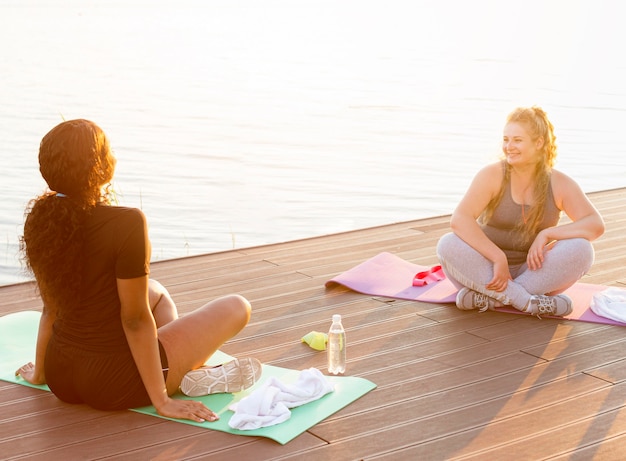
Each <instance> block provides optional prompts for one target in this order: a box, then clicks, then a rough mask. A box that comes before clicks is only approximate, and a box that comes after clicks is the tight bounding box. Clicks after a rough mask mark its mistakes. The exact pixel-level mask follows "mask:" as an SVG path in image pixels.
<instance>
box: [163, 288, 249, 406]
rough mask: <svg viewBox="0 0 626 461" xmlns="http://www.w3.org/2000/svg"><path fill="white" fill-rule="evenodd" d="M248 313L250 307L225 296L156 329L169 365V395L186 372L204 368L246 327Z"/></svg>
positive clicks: (236, 299) (246, 301)
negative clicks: (207, 362) (216, 353)
mask: <svg viewBox="0 0 626 461" xmlns="http://www.w3.org/2000/svg"><path fill="white" fill-rule="evenodd" d="M250 311H251V307H250V303H249V302H248V300H246V299H245V298H243V297H242V296H239V295H231V296H225V297H222V298H218V299H216V300H214V301H211V302H209V303H207V304H205V305H204V306H202V307H201V308H199V309H197V310H195V311H193V312H191V313H189V314H187V315H184V316H182V317H180V318H178V319H176V320H173V321H171V322H169V323H167V324H165V325H163V326H161V327H160V328H159V330H158V334H159V340H160V341H161V344H162V345H163V347H164V349H165V352H166V354H167V360H168V365H169V372H168V374H167V382H166V385H167V391H168V393H169V394H170V395H171V394H173V393H174V392H176V391H177V390H178V387H179V386H180V382H181V381H182V379H183V377H184V376H185V374H186V373H187V372H188V371H190V370H193V369H196V368H199V367H201V366H202V365H204V364H205V363H206V361H207V360H208V359H209V357H211V355H213V353H214V352H215V351H217V349H219V348H220V347H221V346H222V344H224V343H225V342H226V341H228V340H229V339H231V338H232V337H233V336H235V335H237V333H239V332H240V331H241V330H242V329H243V328H244V327H245V326H246V324H247V323H248V321H249V320H250Z"/></svg>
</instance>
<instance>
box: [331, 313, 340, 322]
mask: <svg viewBox="0 0 626 461" xmlns="http://www.w3.org/2000/svg"><path fill="white" fill-rule="evenodd" d="M333 322H337V323H338V322H341V315H339V314H333Z"/></svg>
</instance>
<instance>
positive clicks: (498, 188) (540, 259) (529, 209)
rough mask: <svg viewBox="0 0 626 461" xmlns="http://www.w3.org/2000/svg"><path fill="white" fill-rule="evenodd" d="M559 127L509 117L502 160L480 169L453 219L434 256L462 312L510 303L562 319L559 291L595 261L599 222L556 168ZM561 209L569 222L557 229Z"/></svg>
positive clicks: (540, 119) (534, 114)
mask: <svg viewBox="0 0 626 461" xmlns="http://www.w3.org/2000/svg"><path fill="white" fill-rule="evenodd" d="M555 141H556V137H555V134H554V127H553V125H552V123H551V122H550V120H549V119H548V117H547V115H546V113H545V112H544V111H543V110H542V109H541V108H539V107H521V108H517V109H515V110H514V111H513V112H512V113H511V114H509V116H508V117H507V120H506V124H505V126H504V131H503V137H502V153H503V156H504V157H503V159H502V160H501V161H500V162H497V163H493V164H490V165H488V166H486V167H484V168H483V169H482V170H480V171H479V172H478V174H477V175H476V176H475V178H474V180H473V181H472V183H471V185H470V186H469V188H468V190H467V192H466V194H465V196H464V197H463V198H462V200H461V202H460V203H459V205H458V206H457V208H456V209H455V210H454V212H453V214H452V218H451V221H450V226H451V228H452V232H451V233H449V234H446V235H444V236H443V237H442V238H441V240H440V241H439V244H438V246H437V254H438V257H439V260H440V262H441V265H442V266H443V270H444V272H445V273H446V275H447V276H448V278H449V279H450V280H451V281H452V283H454V284H455V286H456V287H457V288H459V292H458V295H457V298H456V305H457V307H458V308H459V309H463V310H469V309H479V310H481V311H485V310H488V309H493V308H494V307H500V306H502V305H511V306H513V307H515V308H516V309H519V310H520V311H523V312H528V313H531V314H534V315H537V316H541V315H553V316H565V315H568V314H570V313H571V312H572V302H571V300H570V299H569V298H568V297H567V296H565V295H563V294H561V293H562V292H563V291H564V290H566V289H567V288H569V287H570V286H572V285H573V284H574V283H575V282H576V281H578V280H579V279H580V278H581V277H582V276H583V275H584V274H585V273H586V272H587V271H588V270H589V268H590V267H591V265H592V263H593V259H594V252H593V247H592V245H591V243H590V242H591V241H593V240H594V239H596V238H598V237H599V236H601V235H602V234H603V233H604V222H603V220H602V217H601V216H600V214H599V213H598V211H597V210H596V209H595V207H594V206H593V205H592V204H591V202H590V201H589V199H588V198H587V196H586V195H585V194H584V193H583V192H582V190H581V188H580V187H579V185H578V184H577V183H576V182H575V181H574V180H573V179H572V178H570V177H569V176H567V175H565V174H564V173H562V172H560V171H557V170H555V169H554V168H553V166H554V163H555V159H556V155H557V149H556V143H555ZM561 212H564V213H565V214H566V215H567V216H568V217H569V218H570V220H571V222H570V223H567V224H563V225H559V219H560V216H561Z"/></svg>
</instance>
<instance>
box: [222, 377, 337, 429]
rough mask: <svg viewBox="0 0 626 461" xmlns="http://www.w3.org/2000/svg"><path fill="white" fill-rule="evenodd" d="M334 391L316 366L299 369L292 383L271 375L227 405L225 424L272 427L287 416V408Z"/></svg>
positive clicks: (251, 427)
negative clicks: (229, 416)
mask: <svg viewBox="0 0 626 461" xmlns="http://www.w3.org/2000/svg"><path fill="white" fill-rule="evenodd" d="M333 391H334V386H333V385H332V383H331V382H330V381H329V380H328V379H327V378H326V377H325V376H324V375H323V374H322V372H321V371H319V370H318V369H317V368H309V369H308V370H302V371H301V372H300V374H299V375H298V379H297V380H296V381H295V382H294V383H293V384H285V383H283V382H282V381H280V380H278V379H277V378H276V377H274V376H272V377H271V378H269V379H268V380H267V381H266V382H265V383H263V385H262V386H261V387H259V388H258V389H256V390H254V391H253V392H252V393H250V395H248V396H246V397H244V398H243V399H241V400H240V401H239V402H237V403H234V404H233V405H231V406H230V407H229V409H230V410H232V411H234V412H235V414H234V415H233V416H232V417H231V418H230V421H229V422H228V425H229V426H230V427H232V428H233V429H239V430H252V429H258V428H260V427H267V426H273V425H275V424H279V423H282V422H284V421H287V420H288V419H289V418H290V417H291V411H289V409H290V408H295V407H298V406H300V405H304V404H305V403H309V402H312V401H314V400H317V399H319V398H321V397H323V396H324V395H326V394H328V393H329V392H333Z"/></svg>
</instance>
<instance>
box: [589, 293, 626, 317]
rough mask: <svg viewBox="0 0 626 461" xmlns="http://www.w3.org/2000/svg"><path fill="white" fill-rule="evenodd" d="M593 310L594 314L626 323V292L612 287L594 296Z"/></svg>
mask: <svg viewBox="0 0 626 461" xmlns="http://www.w3.org/2000/svg"><path fill="white" fill-rule="evenodd" d="M590 307H591V310H592V311H593V313H594V314H596V315H599V316H600V317H606V318H607V319H611V320H615V321H617V322H622V323H626V290H624V289H622V288H616V287H611V288H607V289H606V290H602V291H600V292H599V293H596V294H594V295H593V298H592V299H591V306H590Z"/></svg>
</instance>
